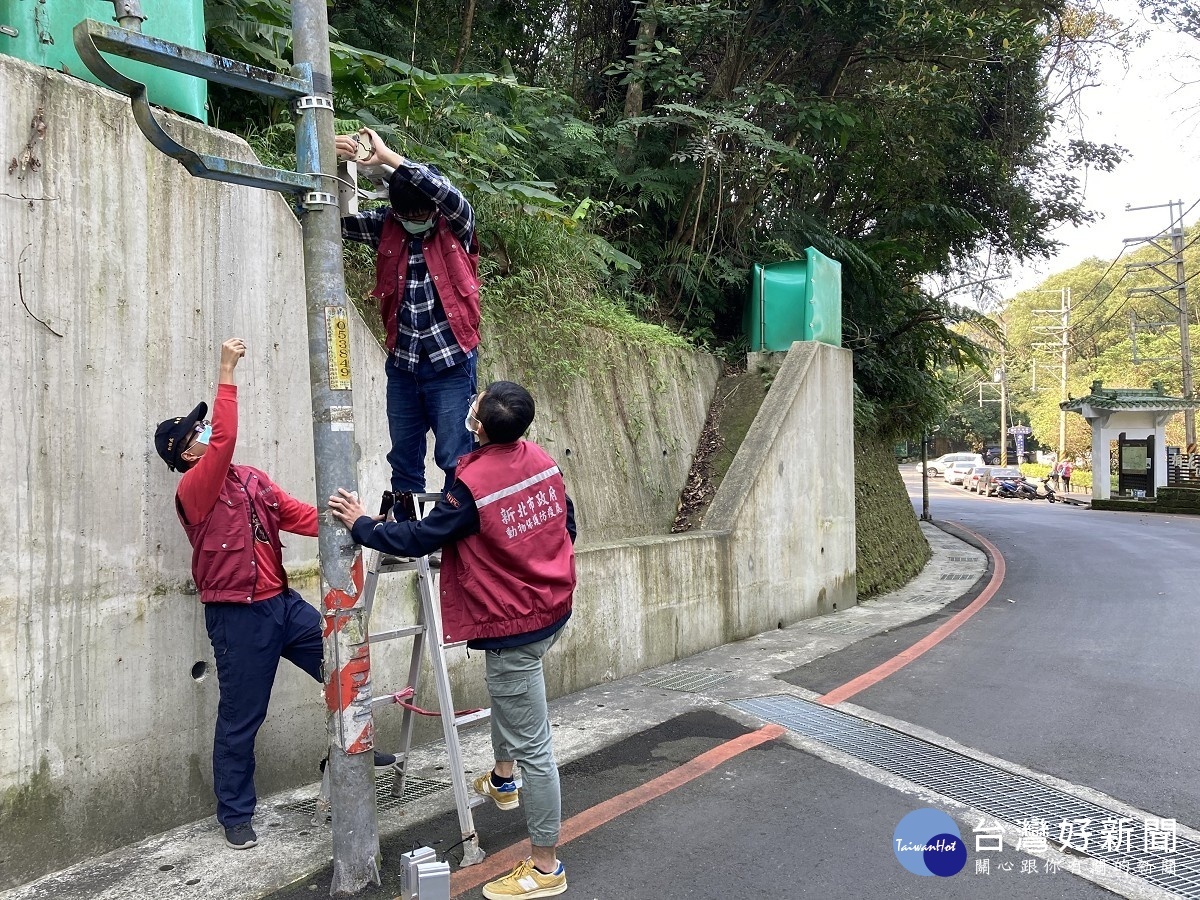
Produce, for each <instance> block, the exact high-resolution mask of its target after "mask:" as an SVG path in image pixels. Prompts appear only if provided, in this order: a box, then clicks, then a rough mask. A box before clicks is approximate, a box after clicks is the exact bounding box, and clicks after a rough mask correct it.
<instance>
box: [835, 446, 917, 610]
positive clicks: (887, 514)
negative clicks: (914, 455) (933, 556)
mask: <svg viewBox="0 0 1200 900" xmlns="http://www.w3.org/2000/svg"><path fill="white" fill-rule="evenodd" d="M854 515H855V526H856V527H855V532H856V535H855V543H856V546H857V555H858V559H857V569H858V598H859V599H860V600H863V599H865V598H867V597H871V596H874V595H875V594H881V593H884V592H886V591H890V590H894V589H895V588H898V587H900V585H902V584H904V583H905V582H906V581H908V580H909V579H910V578H912V577H913V576H915V575H916V574H917V573H918V572H920V571H921V569H922V568H923V567H924V565H925V563H926V562H928V561H929V556H930V551H929V543H928V542H927V541H926V540H925V535H923V534H921V528H920V526H919V525H918V524H917V516H916V513H915V512H914V511H913V507H912V503H911V502H910V501H909V499H908V491H906V490H905V488H904V482H903V480H902V479H901V478H900V472H899V470H898V469H897V468H896V459H895V457H894V456H893V455H892V445H891V444H890V443H888V442H887V441H883V440H880V439H879V438H878V437H876V436H874V435H872V434H870V433H864V432H862V431H858V430H856V432H855V435H854Z"/></svg>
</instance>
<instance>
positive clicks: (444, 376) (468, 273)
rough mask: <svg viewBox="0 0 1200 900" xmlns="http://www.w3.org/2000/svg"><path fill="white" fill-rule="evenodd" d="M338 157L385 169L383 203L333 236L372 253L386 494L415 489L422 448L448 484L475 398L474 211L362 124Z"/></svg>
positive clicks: (340, 145) (348, 220)
mask: <svg viewBox="0 0 1200 900" xmlns="http://www.w3.org/2000/svg"><path fill="white" fill-rule="evenodd" d="M335 147H336V149H337V153H338V155H339V156H341V157H343V158H345V159H355V158H356V157H357V158H358V159H359V161H360V162H362V163H363V165H367V166H379V165H383V166H388V167H390V168H392V169H394V170H395V171H394V172H393V173H392V176H391V178H390V179H389V182H388V197H389V199H390V201H391V203H390V205H389V206H384V207H380V208H378V209H372V210H368V211H366V212H361V213H358V214H356V215H353V216H345V217H343V219H342V237H344V238H345V239H346V240H351V241H357V242H359V243H363V244H367V245H368V246H370V247H372V248H374V249H375V251H376V255H375V289H374V290H373V291H372V292H371V296H372V297H374V298H375V301H376V302H377V303H378V304H379V312H380V315H381V316H382V317H383V326H384V328H385V329H386V331H387V353H388V359H387V364H386V366H385V367H384V371H385V374H386V375H387V416H388V429H389V431H390V434H391V439H392V449H391V452H390V453H388V462H389V463H390V464H391V466H392V490H393V491H395V492H396V493H401V492H403V491H417V492H419V491H424V490H425V443H426V435H427V434H428V433H429V431H430V430H432V431H433V434H434V451H433V452H434V459H435V460H436V462H437V465H438V468H440V469H441V470H442V471H443V472H444V473H445V485H444V486H445V487H449V486H450V484H451V483H452V482H453V481H454V466H455V463H457V462H458V458H459V457H460V456H464V455H466V454H467V453H470V452H471V450H472V449H474V448H473V445H472V443H471V436H470V435H469V434H467V433H466V432H465V431H464V430H463V428H462V422H463V418H464V417H465V416H466V414H467V408H468V407H469V406H470V405H471V396H472V395H473V394H474V393H475V385H476V380H475V377H476V376H475V373H476V362H477V356H478V351H477V350H476V347H477V346H478V344H479V278H478V271H479V249H478V247H477V246H476V242H475V211H474V210H473V209H472V208H471V204H470V203H469V202H468V201H467V198H466V197H464V196H463V194H462V192H461V191H459V190H458V188H456V187H455V186H454V185H453V184H451V182H450V180H449V179H447V178H446V177H445V176H443V175H442V174H441V173H440V172H438V170H437V169H436V168H434V167H433V166H428V165H425V164H424V163H420V162H417V161H416V160H412V159H408V158H406V157H404V156H401V155H400V154H399V153H396V152H395V151H393V150H390V149H388V147H387V145H386V144H384V142H383V140H382V139H381V138H380V137H379V135H378V134H376V133H375V132H374V131H372V130H371V129H369V128H363V129H362V130H361V131H359V132H358V134H345V135H339V136H338V137H337V138H336V140H335Z"/></svg>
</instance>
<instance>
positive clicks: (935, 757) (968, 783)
mask: <svg viewBox="0 0 1200 900" xmlns="http://www.w3.org/2000/svg"><path fill="white" fill-rule="evenodd" d="M730 705H731V706H735V707H737V708H738V709H740V710H743V711H745V712H748V713H751V714H752V715H755V716H758V717H759V718H761V719H765V720H766V721H768V722H776V723H778V724H779V725H783V726H784V727H786V728H788V729H790V730H791V731H795V732H797V733H798V734H802V735H804V736H805V737H810V738H813V739H814V740H818V741H821V742H822V743H824V744H828V745H829V746H831V747H834V748H836V749H838V750H841V751H843V752H845V753H849V754H850V755H851V756H854V757H856V758H857V759H861V760H864V761H865V762H868V763H870V764H871V765H873V766H876V767H878V768H880V769H883V770H884V771H885V772H890V773H892V774H893V775H899V776H900V777H901V778H904V779H907V780H908V781H911V782H912V783H913V784H917V785H920V786H921V787H924V788H928V789H929V790H931V791H934V792H936V793H938V794H941V795H942V796H943V797H948V798H950V799H951V800H956V801H958V802H959V803H963V804H966V805H967V806H972V807H974V808H975V809H977V810H979V811H981V812H983V813H985V814H986V815H988V816H990V817H994V818H996V819H1003V820H1004V821H1005V822H1008V823H1009V824H1010V825H1014V826H1016V827H1018V828H1023V827H1026V825H1027V823H1029V822H1030V821H1031V820H1034V819H1038V820H1041V821H1043V822H1048V823H1050V824H1051V825H1052V826H1053V825H1055V824H1056V823H1059V822H1074V820H1076V819H1088V820H1089V821H1090V823H1091V825H1090V828H1091V838H1092V839H1091V840H1090V841H1088V842H1087V843H1086V847H1087V849H1084V848H1082V847H1079V846H1078V845H1077V844H1075V843H1072V844H1071V845H1070V847H1068V848H1065V849H1066V852H1068V853H1074V854H1075V855H1079V856H1087V857H1091V858H1092V859H1096V860H1099V861H1101V862H1104V863H1107V864H1108V865H1111V866H1114V867H1115V868H1117V869H1120V870H1121V871H1124V872H1128V873H1130V874H1133V875H1137V877H1139V878H1142V879H1144V880H1145V881H1148V882H1149V883H1151V884H1153V885H1156V886H1158V887H1161V888H1163V889H1165V890H1168V891H1173V892H1174V893H1176V894H1178V895H1179V896H1181V897H1194V898H1200V844H1197V843H1196V842H1194V841H1190V840H1187V839H1186V838H1183V837H1177V836H1175V835H1171V841H1172V842H1173V843H1174V847H1173V850H1174V852H1168V851H1167V850H1165V849H1163V850H1159V849H1155V850H1145V849H1144V844H1143V841H1137V840H1133V839H1132V838H1131V839H1130V840H1128V841H1127V842H1122V841H1117V842H1116V843H1117V848H1116V849H1110V848H1109V847H1108V846H1107V844H1109V843H1112V842H1111V841H1109V842H1106V841H1105V840H1104V838H1102V837H1101V828H1102V823H1104V822H1105V821H1112V820H1121V819H1122V817H1121V815H1120V813H1117V812H1115V811H1114V810H1111V809H1105V808H1104V807H1103V806H1099V805H1097V804H1095V803H1090V802H1088V801H1086V800H1080V799H1079V798H1078V797H1073V796H1071V795H1070V794H1068V793H1066V792H1065V791H1060V790H1058V789H1057V788H1052V787H1049V786H1048V785H1044V784H1042V783H1041V782H1039V781H1035V780H1034V779H1032V778H1026V777H1025V776H1023V775H1014V774H1013V773H1011V772H1006V771H1005V770H1003V769H998V768H996V767H995V766H990V765H988V764H986V763H982V762H979V761H978V760H974V759H971V758H970V757H969V756H964V755H962V754H961V753H956V752H954V751H953V750H947V749H946V748H944V747H938V746H937V745H935V744H930V743H928V742H926V741H922V740H920V739H919V738H915V737H913V736H912V735H908V734H905V733H903V732H901V731H896V730H895V729H893V728H888V727H886V726H884V725H877V724H875V723H874V722H868V721H866V720H864V719H860V718H858V717H857V716H852V715H850V714H849V713H845V712H842V711H841V710H836V709H830V708H828V707H825V706H821V705H820V704H817V703H811V702H809V701H807V700H801V699H800V698H798V697H788V696H774V697H758V698H755V699H751V700H737V701H734V702H732V703H731V704H730ZM1126 821H1128V820H1126ZM1053 831H1054V829H1053V828H1052V829H1051V836H1050V838H1049V842H1050V844H1051V845H1057V844H1060V843H1061V842H1062V841H1061V837H1062V836H1061V835H1060V837H1059V839H1058V840H1056V839H1055V838H1054V835H1053ZM1078 839H1079V838H1077V840H1078ZM1121 843H1125V844H1126V847H1121ZM1135 847H1136V849H1137V852H1134V848H1135ZM1164 862H1166V863H1169V865H1163V863H1164ZM1144 863H1149V867H1150V868H1151V869H1152V871H1150V872H1145V871H1144V870H1143V869H1144V866H1143V864H1144Z"/></svg>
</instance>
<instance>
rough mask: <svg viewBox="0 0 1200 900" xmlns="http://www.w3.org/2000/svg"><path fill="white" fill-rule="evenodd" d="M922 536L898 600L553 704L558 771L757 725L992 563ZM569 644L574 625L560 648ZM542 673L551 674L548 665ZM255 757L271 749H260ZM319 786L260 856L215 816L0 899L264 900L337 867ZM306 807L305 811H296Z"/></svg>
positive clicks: (390, 826)
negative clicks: (737, 704) (623, 747)
mask: <svg viewBox="0 0 1200 900" xmlns="http://www.w3.org/2000/svg"><path fill="white" fill-rule="evenodd" d="M921 528H922V531H923V532H924V533H925V536H926V538H927V539H928V541H929V544H930V547H931V549H932V551H933V557H932V559H931V560H930V562H929V563H928V564H927V565H926V567H925V569H924V571H922V572H921V574H920V575H918V576H917V577H916V578H914V579H913V580H912V581H910V582H909V583H908V584H907V585H905V586H904V587H902V588H901V589H899V590H897V591H893V592H892V593H890V594H886V595H883V596H881V597H877V598H873V599H871V600H867V601H864V602H863V603H860V604H859V605H857V606H855V607H853V608H851V609H847V610H839V611H837V612H835V613H832V614H830V615H826V616H820V617H817V618H814V619H808V620H805V621H803V622H799V623H797V624H795V625H792V626H789V627H786V628H781V629H776V630H773V631H769V632H765V633H763V634H760V635H757V636H755V637H753V638H750V639H748V640H745V641H741V642H738V643H735V644H729V645H726V646H723V647H718V648H715V649H713V650H709V651H706V652H704V653H700V654H697V655H696V656H693V657H690V658H688V659H682V660H679V661H678V662H675V663H671V664H669V665H666V666H661V667H659V668H657V669H652V670H648V671H646V672H642V673H640V674H638V675H635V676H632V677H630V678H626V679H623V680H621V681H615V682H612V683H609V684H603V685H598V686H596V687H593V688H589V689H588V690H585V691H581V692H580V693H577V694H573V695H570V696H567V697H562V698H559V699H558V700H555V701H553V702H552V703H551V705H550V715H551V721H552V723H553V725H554V729H555V730H554V739H555V754H556V756H557V758H558V761H559V765H560V767H565V766H566V765H567V764H569V763H571V762H573V761H576V760H581V759H583V758H584V757H587V756H589V755H591V754H593V753H597V752H599V751H601V750H603V749H604V748H606V747H609V746H611V745H614V744H616V743H617V742H619V741H622V740H625V739H626V738H629V737H631V736H634V735H637V734H640V733H642V732H644V731H647V730H649V729H652V728H655V727H657V726H659V725H661V724H662V723H665V722H667V721H668V720H670V719H673V718H675V717H677V716H681V715H683V714H685V713H688V712H696V711H701V710H712V709H713V708H716V707H721V708H722V711H723V713H724V714H725V715H727V716H730V717H732V718H736V719H740V720H742V721H744V722H745V723H746V724H747V725H749V726H750V727H757V726H758V725H760V724H761V722H760V721H759V720H757V719H755V718H754V717H752V716H749V715H747V714H743V713H738V712H735V711H732V710H731V708H730V707H728V706H726V705H725V704H726V701H728V700H731V699H737V698H745V697H757V696H763V695H768V694H778V693H786V692H795V691H796V690H797V689H796V688H794V687H793V686H792V685H790V684H787V683H786V682H784V681H781V680H779V679H777V677H776V676H777V675H781V674H785V673H787V672H790V671H791V670H793V669H796V668H798V667H800V666H803V665H805V664H807V663H809V662H811V661H813V660H815V659H818V658H820V657H823V656H826V655H828V654H831V653H834V652H836V651H838V650H841V649H843V648H844V647H846V646H848V645H850V644H853V643H855V642H857V641H859V640H862V639H864V638H867V637H870V636H872V635H876V634H880V633H882V632H887V631H889V630H890V629H894V628H897V627H899V626H902V625H905V624H908V623H910V622H914V621H916V620H919V619H922V618H924V617H926V616H928V615H930V614H931V613H934V612H937V611H938V610H940V609H942V608H943V607H945V606H946V605H947V604H949V603H951V602H953V601H954V600H956V599H958V598H959V597H960V596H961V595H962V594H963V593H964V592H966V591H968V590H970V589H971V588H972V586H973V585H975V583H976V582H977V581H978V580H979V578H980V577H981V576H982V575H984V574H985V572H986V571H987V567H988V561H987V558H986V556H985V555H984V553H983V552H982V551H981V550H979V549H977V548H975V547H974V546H971V545H969V544H967V543H964V542H963V541H960V540H958V539H957V538H955V537H952V536H951V535H949V534H947V533H946V532H943V531H941V530H939V529H938V528H935V527H934V526H932V525H930V524H928V523H921ZM570 639H571V635H570V630H569V626H568V631H567V633H566V634H565V635H564V640H570ZM547 664H548V665H549V666H553V665H554V658H553V656H552V657H551V658H550V659H549V660H548V663H547ZM259 752H260V753H265V752H270V749H269V748H267V747H260V748H259ZM463 759H464V761H465V763H466V765H467V767H468V770H469V773H470V774H469V777H473V776H474V775H475V774H477V773H479V772H483V771H487V769H488V768H489V767H490V766H491V763H492V755H491V746H490V742H489V738H488V730H487V729H486V728H479V729H471V730H468V731H466V732H464V734H463ZM444 765H445V753H444V749H443V745H442V744H441V743H434V744H430V745H426V746H424V747H420V748H417V749H416V750H415V751H414V752H413V763H412V767H411V768H410V769H409V781H410V785H412V784H415V785H416V786H417V787H418V788H422V787H423V788H424V789H425V790H424V791H418V793H426V792H429V793H426V795H425V796H418V797H416V798H413V799H407V798H405V799H402V801H401V803H400V804H397V805H390V806H389V807H388V808H386V809H385V808H381V809H380V811H379V831H380V836H381V839H383V838H387V837H389V836H395V835H397V834H398V833H399V832H400V831H401V830H408V831H413V830H419V829H420V828H421V825H422V823H428V822H430V821H431V820H433V819H435V818H438V817H445V815H446V814H447V813H449V812H450V811H452V810H453V808H454V799H453V794H452V792H451V791H450V790H449V782H448V781H446V780H445V778H444V776H443V774H442V770H443V768H444ZM318 787H319V785H316V784H313V785H308V786H306V787H302V788H298V789H296V790H293V791H288V792H285V793H282V794H278V795H275V796H271V797H267V798H264V799H261V800H260V802H259V808H258V811H257V813H256V815H255V818H254V826H255V829H256V830H257V832H258V836H259V844H258V847H257V848H255V849H252V850H247V851H234V850H231V849H228V848H227V847H226V846H225V842H224V838H223V835H222V832H221V829H220V827H219V826H218V825H217V822H216V820H215V819H214V818H212V817H209V818H206V819H203V820H201V821H198V822H193V823H191V824H188V825H184V826H181V827H179V828H176V829H174V830H172V831H168V832H166V833H163V834H159V835H155V836H153V837H150V838H147V839H145V840H143V841H141V842H140V843H137V844H134V845H130V846H127V847H122V848H120V849H117V850H114V851H112V852H110V853H108V854H105V855H104V856H100V857H97V858H94V859H91V860H87V861H85V862H82V863H80V864H78V865H75V866H72V867H71V868H69V869H65V870H63V871H61V872H56V873H53V874H51V875H47V876H44V877H43V878H40V879H38V880H37V881H34V882H31V883H29V884H26V885H23V886H21V887H18V888H14V889H12V890H9V891H6V892H4V893H3V894H0V897H2V898H4V900H49V898H55V900H85V898H86V900H128V898H131V897H136V898H149V900H154V898H172V900H174V898H177V897H183V898H186V897H203V898H205V900H235V898H236V900H250V898H263V897H267V896H268V895H270V894H272V893H273V892H275V891H278V890H280V889H282V888H284V887H286V886H288V885H291V884H294V883H295V882H297V881H299V880H301V879H304V878H307V877H309V876H311V875H313V874H314V873H317V872H320V871H321V870H322V869H324V868H326V867H327V866H329V864H330V862H331V859H332V856H331V854H332V851H331V847H330V832H329V825H328V824H324V825H317V826H314V825H313V824H312V822H311V818H312V813H311V806H312V803H311V801H312V799H313V798H314V797H315V796H316V794H317V790H318ZM563 788H564V793H565V792H568V791H570V790H571V787H570V785H569V784H568V783H566V782H564V785H563ZM306 801H307V803H308V811H306V812H300V811H297V810H296V809H295V808H294V807H295V806H296V805H303V804H305V802H306ZM444 837H448V838H449V841H447V843H452V842H453V841H454V840H455V839H457V837H458V835H457V834H454V835H452V836H451V835H444ZM480 841H481V843H482V845H483V847H484V849H485V850H489V851H492V852H495V851H498V850H500V849H502V847H500V846H494V847H493V846H489V844H488V836H487V834H486V833H483V832H482V831H481V833H480ZM392 868H395V862H394V861H393V860H391V859H389V858H385V859H384V861H383V869H384V872H385V874H386V873H388V871H389V869H392ZM312 887H313V888H315V887H316V886H315V885H313V886H312ZM316 895H319V896H326V893H325V891H324V890H320V891H316V894H314V896H316Z"/></svg>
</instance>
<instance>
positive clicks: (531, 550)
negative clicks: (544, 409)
mask: <svg viewBox="0 0 1200 900" xmlns="http://www.w3.org/2000/svg"><path fill="white" fill-rule="evenodd" d="M455 478H456V479H457V480H459V481H461V482H463V483H464V484H465V485H466V486H467V487H468V488H469V489H470V491H471V496H472V497H474V498H475V506H476V507H477V508H478V509H479V533H478V534H474V535H471V536H470V537H468V538H464V539H463V540H461V541H456V542H455V543H453V544H448V545H447V546H446V547H445V548H444V549H443V551H442V577H441V586H442V587H441V590H442V631H443V632H444V634H445V640H447V641H464V640H471V639H473V638H497V637H511V636H512V635H517V634H528V633H529V632H532V631H537V630H539V629H541V628H546V627H547V626H549V625H553V624H554V623H555V622H557V621H558V620H559V619H561V618H562V617H563V616H565V615H567V613H569V612H570V611H571V599H572V595H573V594H574V591H575V551H574V548H573V547H572V545H571V536H570V534H568V533H567V490H566V486H565V485H564V484H563V478H562V473H561V472H559V470H558V466H557V465H555V463H554V460H553V459H551V458H550V456H549V455H548V454H547V453H546V451H545V450H543V449H542V448H541V447H539V446H538V445H537V444H534V443H532V442H530V441H515V442H513V443H510V444H486V445H484V446H483V447H481V448H479V449H478V450H476V451H474V452H473V453H468V454H467V455H466V456H464V457H461V458H460V459H459V461H458V468H457V469H456V470H455Z"/></svg>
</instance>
